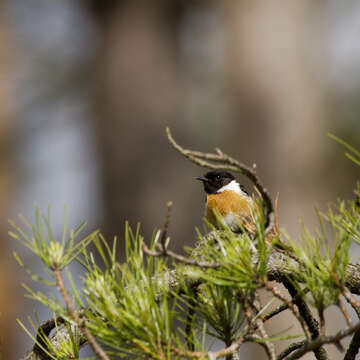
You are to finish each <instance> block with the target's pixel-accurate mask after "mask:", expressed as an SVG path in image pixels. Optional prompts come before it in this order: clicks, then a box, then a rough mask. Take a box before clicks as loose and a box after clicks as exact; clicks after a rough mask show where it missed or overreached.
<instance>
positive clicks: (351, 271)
mask: <svg viewBox="0 0 360 360" xmlns="http://www.w3.org/2000/svg"><path fill="white" fill-rule="evenodd" d="M155 256H159V255H158V253H157V252H156V253H155ZM254 261H257V260H256V258H254ZM194 262H195V261H194ZM190 263H191V264H190V265H210V264H201V263H200V264H194V263H193V261H192V260H191V261H190ZM212 265H214V264H212ZM215 265H216V264H215ZM214 267H215V266H214ZM300 267H301V265H300V264H299V263H298V262H297V261H296V259H294V258H292V257H290V256H288V255H287V254H286V253H284V252H282V251H280V250H279V249H276V248H274V249H272V251H271V253H270V254H269V256H268V259H267V276H268V279H269V280H271V281H277V282H283V281H286V280H287V279H288V277H289V276H290V275H292V274H293V273H294V272H299V268H300ZM184 280H185V281H186V286H193V285H194V284H198V285H199V284H200V281H199V279H191V278H186V279H181V280H180V279H179V277H178V274H177V272H176V271H175V270H171V271H169V272H167V273H165V274H164V275H162V276H159V277H158V278H157V279H156V281H160V282H164V286H162V288H163V289H166V288H169V289H171V290H172V291H179V290H181V286H182V284H183V281H184ZM298 280H299V279H298ZM346 287H347V289H348V290H349V291H350V292H352V293H353V294H356V295H360V265H358V264H349V265H348V267H347V269H346ZM293 301H294V300H293ZM266 316H267V315H266ZM268 319H269V318H268ZM66 334H67V330H66V329H60V330H59V331H58V332H57V333H55V335H54V337H53V338H52V339H54V340H52V339H50V341H51V342H52V343H54V342H55V339H57V338H65V337H66ZM350 334H351V333H350ZM24 359H26V360H43V359H41V358H40V357H39V356H37V355H36V354H35V353H34V352H33V351H30V352H28V353H27V355H26V356H25V357H24Z"/></svg>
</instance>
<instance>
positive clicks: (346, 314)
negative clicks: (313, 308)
mask: <svg viewBox="0 0 360 360" xmlns="http://www.w3.org/2000/svg"><path fill="white" fill-rule="evenodd" d="M337 306H338V308H339V309H340V311H341V312H342V314H343V316H344V318H345V320H346V323H347V325H348V326H352V321H351V319H350V316H349V314H348V312H347V311H346V309H345V306H344V304H343V302H342V301H341V299H339V300H338V303H337ZM358 315H359V314H358Z"/></svg>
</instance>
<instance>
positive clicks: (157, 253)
mask: <svg viewBox="0 0 360 360" xmlns="http://www.w3.org/2000/svg"><path fill="white" fill-rule="evenodd" d="M143 250H144V252H145V253H146V254H148V255H150V256H165V255H166V256H169V257H171V258H173V259H174V260H177V261H179V262H181V263H183V264H186V265H193V266H198V267H201V268H208V269H216V268H218V267H220V265H219V264H217V263H209V262H205V261H197V260H194V259H190V258H188V257H185V256H182V255H180V254H177V253H175V252H174V251H171V250H166V253H164V251H163V250H162V249H160V250H159V251H154V250H150V249H149V248H148V247H147V245H146V244H145V243H143Z"/></svg>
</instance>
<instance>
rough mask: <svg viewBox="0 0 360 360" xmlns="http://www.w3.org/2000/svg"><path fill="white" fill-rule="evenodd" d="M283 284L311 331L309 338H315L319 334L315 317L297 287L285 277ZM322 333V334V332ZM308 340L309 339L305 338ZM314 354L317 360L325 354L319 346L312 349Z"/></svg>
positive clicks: (324, 356)
mask: <svg viewBox="0 0 360 360" xmlns="http://www.w3.org/2000/svg"><path fill="white" fill-rule="evenodd" d="M283 284H284V286H285V287H286V289H287V291H288V292H289V294H290V295H291V297H292V298H293V301H294V303H295V304H296V306H297V307H298V309H299V312H300V314H301V317H302V318H303V319H304V321H305V323H306V325H307V326H308V328H309V331H310V333H311V339H316V338H317V337H318V336H319V324H318V322H317V321H316V319H315V318H314V317H313V316H312V314H311V311H310V309H309V307H308V305H307V304H306V302H305V301H304V299H303V298H302V296H301V294H300V293H299V291H298V289H296V287H295V286H294V285H293V283H292V282H291V281H290V280H289V279H287V280H285V281H283ZM322 335H324V334H322ZM307 340H309V339H307ZM314 355H315V357H316V358H317V359H318V360H326V359H327V354H326V351H325V349H324V348H322V347H319V348H317V349H315V350H314Z"/></svg>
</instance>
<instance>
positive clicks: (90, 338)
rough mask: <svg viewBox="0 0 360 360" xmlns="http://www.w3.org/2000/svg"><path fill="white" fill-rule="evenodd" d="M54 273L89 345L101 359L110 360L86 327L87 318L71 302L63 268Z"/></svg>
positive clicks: (73, 316)
mask: <svg viewBox="0 0 360 360" xmlns="http://www.w3.org/2000/svg"><path fill="white" fill-rule="evenodd" d="M54 275H55V280H56V285H57V288H58V290H59V292H60V294H61V295H62V297H63V299H64V301H65V304H66V308H67V310H68V312H69V314H70V316H71V317H72V318H73V319H74V321H75V323H76V325H77V326H78V328H79V330H80V332H81V333H82V334H83V335H84V336H85V337H86V338H87V340H88V343H89V345H90V346H91V348H92V349H93V350H94V353H95V354H96V355H97V356H98V357H99V359H101V360H110V359H109V357H108V356H107V355H106V353H105V352H104V350H103V349H102V348H101V346H100V345H99V344H98V343H97V342H96V340H95V338H94V337H93V335H92V334H91V333H90V331H89V329H88V328H87V327H86V325H85V318H82V319H80V317H79V315H78V313H77V312H76V311H75V309H74V307H73V305H72V303H71V300H70V297H69V295H68V293H67V291H66V288H65V285H64V281H63V278H62V275H61V269H60V268H55V269H54Z"/></svg>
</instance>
